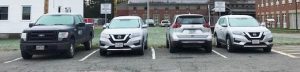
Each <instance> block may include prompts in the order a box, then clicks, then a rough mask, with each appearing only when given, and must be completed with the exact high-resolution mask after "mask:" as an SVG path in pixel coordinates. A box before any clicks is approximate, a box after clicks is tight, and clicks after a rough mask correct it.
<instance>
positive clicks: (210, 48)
mask: <svg viewBox="0 0 300 72" xmlns="http://www.w3.org/2000/svg"><path fill="white" fill-rule="evenodd" d="M205 52H206V53H211V52H212V43H211V42H209V43H207V45H206V46H205Z"/></svg>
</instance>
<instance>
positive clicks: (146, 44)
mask: <svg viewBox="0 0 300 72" xmlns="http://www.w3.org/2000/svg"><path fill="white" fill-rule="evenodd" d="M144 48H145V49H148V40H146V43H145V45H144Z"/></svg>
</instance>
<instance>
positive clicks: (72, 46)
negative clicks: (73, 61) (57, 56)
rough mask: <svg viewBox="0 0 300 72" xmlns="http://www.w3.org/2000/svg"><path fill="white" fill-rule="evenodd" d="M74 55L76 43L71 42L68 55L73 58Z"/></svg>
mask: <svg viewBox="0 0 300 72" xmlns="http://www.w3.org/2000/svg"><path fill="white" fill-rule="evenodd" d="M74 55H75V45H74V43H71V44H70V47H69V49H68V50H67V52H66V57H67V58H73V57H74Z"/></svg>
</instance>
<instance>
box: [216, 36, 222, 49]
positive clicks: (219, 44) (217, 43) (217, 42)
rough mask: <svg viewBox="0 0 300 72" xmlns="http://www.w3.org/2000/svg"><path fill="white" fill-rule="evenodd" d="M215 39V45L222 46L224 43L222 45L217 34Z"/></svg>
mask: <svg viewBox="0 0 300 72" xmlns="http://www.w3.org/2000/svg"><path fill="white" fill-rule="evenodd" d="M214 39H215V40H214V41H215V45H216V47H217V48H221V47H222V45H221V43H220V42H219V40H218V37H217V35H216V34H215V36H214Z"/></svg>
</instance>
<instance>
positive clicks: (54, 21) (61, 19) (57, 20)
mask: <svg viewBox="0 0 300 72" xmlns="http://www.w3.org/2000/svg"><path fill="white" fill-rule="evenodd" d="M73 23H74V19H73V16H68V15H47V16H42V17H41V18H40V19H39V20H38V21H37V22H36V24H37V25H72V24H73Z"/></svg>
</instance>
